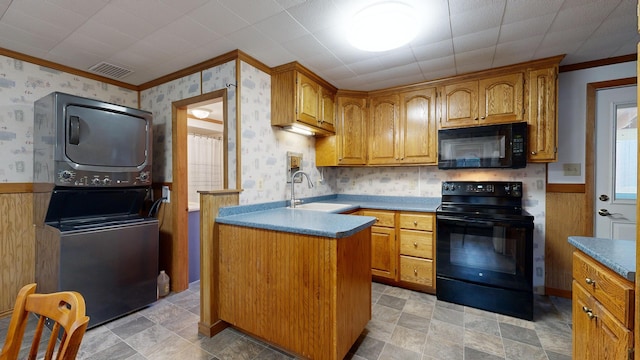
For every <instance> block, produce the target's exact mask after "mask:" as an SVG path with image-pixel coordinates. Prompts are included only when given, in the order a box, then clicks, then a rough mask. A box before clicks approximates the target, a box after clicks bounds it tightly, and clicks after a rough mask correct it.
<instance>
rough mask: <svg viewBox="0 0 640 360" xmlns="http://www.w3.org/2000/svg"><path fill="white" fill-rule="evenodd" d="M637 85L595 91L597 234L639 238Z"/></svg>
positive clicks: (617, 237) (613, 237)
mask: <svg viewBox="0 0 640 360" xmlns="http://www.w3.org/2000/svg"><path fill="white" fill-rule="evenodd" d="M637 129H638V110H637V104H636V86H635V85H633V86H625V87H618V88H611V89H603V90H598V91H597V93H596V136H595V138H596V146H595V151H596V156H595V159H596V163H595V171H596V177H595V178H596V185H595V202H594V204H595V214H594V216H595V231H594V232H595V236H596V237H601V238H610V239H630V240H635V238H636V194H637V184H636V181H637V174H638V166H637V165H638V161H637V159H638V136H637Z"/></svg>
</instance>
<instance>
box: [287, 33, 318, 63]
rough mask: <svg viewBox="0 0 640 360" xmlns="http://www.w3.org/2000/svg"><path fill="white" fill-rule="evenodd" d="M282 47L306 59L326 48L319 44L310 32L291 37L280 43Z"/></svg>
mask: <svg viewBox="0 0 640 360" xmlns="http://www.w3.org/2000/svg"><path fill="white" fill-rule="evenodd" d="M282 47H283V48H284V49H285V50H287V51H288V52H289V53H291V54H293V55H295V56H297V57H299V58H302V59H308V58H311V57H313V56H316V55H318V54H320V53H322V52H324V51H325V50H326V49H325V47H324V46H322V44H320V43H319V42H318V41H317V40H316V39H315V38H314V37H313V36H311V34H307V35H304V36H301V37H299V38H297V39H292V40H290V41H286V42H284V43H282Z"/></svg>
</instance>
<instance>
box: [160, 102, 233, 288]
mask: <svg viewBox="0 0 640 360" xmlns="http://www.w3.org/2000/svg"><path fill="white" fill-rule="evenodd" d="M226 99H227V89H220V90H216V91H213V92H210V93H207V94H203V95H199V96H195V97H192V98H188V99H184V100H180V101H176V102H174V103H173V104H172V129H173V131H172V142H173V144H172V158H173V159H172V173H173V182H172V189H171V190H172V191H171V192H172V193H171V201H170V203H171V212H172V226H171V228H172V231H173V233H172V237H173V240H172V248H171V249H169V251H170V252H171V260H170V261H171V268H172V269H173V272H172V273H173V277H174V278H175V279H174V278H172V280H171V281H172V289H175V290H178V291H180V290H184V289H186V288H187V287H188V286H189V282H190V281H189V277H190V276H189V272H190V271H189V268H190V264H191V262H194V263H197V264H199V259H200V257H199V237H200V236H199V230H200V227H199V225H198V226H194V227H192V228H191V229H190V228H189V174H188V172H189V161H188V149H189V145H188V134H189V119H190V118H192V119H193V118H195V116H194V115H193V114H192V113H193V110H194V109H203V110H205V109H206V110H207V111H209V112H210V113H209V114H207V116H206V117H207V118H208V117H212V116H215V117H221V118H219V119H212V121H205V122H208V123H212V124H218V123H221V124H219V125H222V136H221V138H222V141H223V145H222V171H221V178H222V187H221V188H222V189H226V188H227V186H228V180H227V178H228V176H227V174H228V169H227V164H228V152H227V148H228V145H227V142H228V141H227V138H228V135H227V134H228V126H227V123H228V122H227V100H226ZM220 108H221V110H222V115H221V116H220V115H214V114H215V113H216V111H218V110H216V109H220ZM196 120H198V119H197V118H196ZM200 120H201V119H200ZM216 132H219V129H218V130H217V131H216ZM198 190H211V189H205V188H199V189H198ZM196 192H197V190H196ZM192 197H193V196H192ZM195 232H197V233H195ZM190 233H193V234H190ZM190 237H191V238H192V239H197V246H195V245H194V244H192V246H191V248H192V249H191V250H192V251H191V256H190V246H189V239H190ZM194 251H195V252H194ZM195 254H197V255H195ZM197 267H198V268H199V265H198V266H197ZM198 273H200V270H199V269H198Z"/></svg>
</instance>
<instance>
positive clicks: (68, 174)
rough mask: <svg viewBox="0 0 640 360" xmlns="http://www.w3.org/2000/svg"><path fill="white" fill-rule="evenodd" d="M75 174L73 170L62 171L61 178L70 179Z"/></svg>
mask: <svg viewBox="0 0 640 360" xmlns="http://www.w3.org/2000/svg"><path fill="white" fill-rule="evenodd" d="M74 175H75V174H74V173H73V171H69V170H64V171H62V172H61V173H60V179H62V180H65V181H68V180H71V179H73V177H74Z"/></svg>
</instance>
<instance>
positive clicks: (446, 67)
mask: <svg viewBox="0 0 640 360" xmlns="http://www.w3.org/2000/svg"><path fill="white" fill-rule="evenodd" d="M418 66H419V67H420V70H421V72H422V73H423V74H429V73H434V72H441V71H451V72H455V66H456V63H455V58H454V56H453V55H450V56H445V57H441V58H434V59H430V60H423V61H419V62H418Z"/></svg>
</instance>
